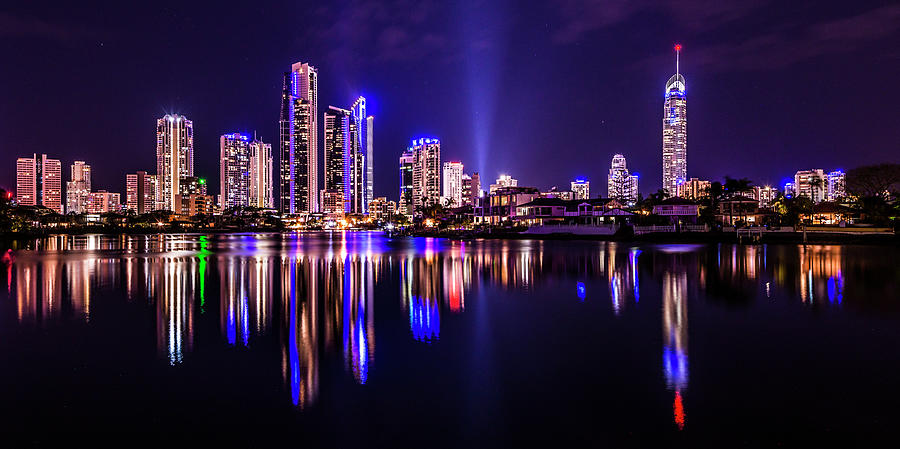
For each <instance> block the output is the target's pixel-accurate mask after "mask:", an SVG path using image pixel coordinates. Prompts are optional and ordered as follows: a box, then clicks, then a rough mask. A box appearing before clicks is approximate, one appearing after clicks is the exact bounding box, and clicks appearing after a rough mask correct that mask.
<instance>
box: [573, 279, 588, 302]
mask: <svg viewBox="0 0 900 449" xmlns="http://www.w3.org/2000/svg"><path fill="white" fill-rule="evenodd" d="M575 291H576V292H577V293H578V299H580V300H582V301H584V298H585V297H586V296H587V288H586V287H585V286H584V282H579V283H578V284H577V286H576V287H575Z"/></svg>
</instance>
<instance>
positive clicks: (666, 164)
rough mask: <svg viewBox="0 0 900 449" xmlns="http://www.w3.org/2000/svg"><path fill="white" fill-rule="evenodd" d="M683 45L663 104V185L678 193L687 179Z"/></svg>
mask: <svg viewBox="0 0 900 449" xmlns="http://www.w3.org/2000/svg"><path fill="white" fill-rule="evenodd" d="M680 54H681V45H676V46H675V74H674V75H672V77H671V78H669V81H668V82H666V100H665V103H664V105H663V148H662V159H663V160H662V169H663V173H662V187H663V188H664V189H666V190H668V191H669V194H670V195H673V196H674V195H675V193H676V191H677V188H678V183H679V182H684V180H685V179H687V96H686V95H685V82H684V77H683V76H681V73H680V67H679V62H680V61H679V57H680Z"/></svg>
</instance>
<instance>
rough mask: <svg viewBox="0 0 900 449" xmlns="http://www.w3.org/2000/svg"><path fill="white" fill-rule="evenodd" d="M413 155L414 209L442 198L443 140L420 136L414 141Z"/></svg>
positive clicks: (435, 202)
mask: <svg viewBox="0 0 900 449" xmlns="http://www.w3.org/2000/svg"><path fill="white" fill-rule="evenodd" d="M410 150H412V153H413V157H414V158H415V161H414V162H413V188H412V200H413V208H414V209H413V210H415V207H427V206H430V205H432V204H437V203H438V202H440V200H441V141H440V140H439V139H435V138H420V139H417V140H413V141H412V146H411V147H410Z"/></svg>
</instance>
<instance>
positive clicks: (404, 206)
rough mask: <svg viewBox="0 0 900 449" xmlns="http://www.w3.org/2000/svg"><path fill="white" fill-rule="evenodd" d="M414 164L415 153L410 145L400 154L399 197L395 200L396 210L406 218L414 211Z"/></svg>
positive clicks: (410, 216)
mask: <svg viewBox="0 0 900 449" xmlns="http://www.w3.org/2000/svg"><path fill="white" fill-rule="evenodd" d="M414 165H416V155H415V153H414V152H413V150H412V147H410V148H407V149H406V151H404V152H403V154H401V155H400V198H399V200H398V201H397V211H398V213H401V214H403V215H406V216H407V217H408V218H412V216H413V214H414V213H415V207H414V206H415V205H414V203H413V166H414Z"/></svg>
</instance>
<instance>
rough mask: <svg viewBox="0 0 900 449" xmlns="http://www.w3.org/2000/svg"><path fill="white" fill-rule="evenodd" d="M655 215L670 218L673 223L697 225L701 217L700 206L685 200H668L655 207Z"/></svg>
mask: <svg viewBox="0 0 900 449" xmlns="http://www.w3.org/2000/svg"><path fill="white" fill-rule="evenodd" d="M653 214H654V215H661V216H663V217H668V218H669V220H670V221H671V222H672V223H688V224H695V223H697V217H699V216H700V205H699V204H697V203H696V202H694V201H691V200H688V199H685V198H679V197H673V198H667V199H665V200H663V201H662V202H660V203H659V204H657V205H655V206H653Z"/></svg>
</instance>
